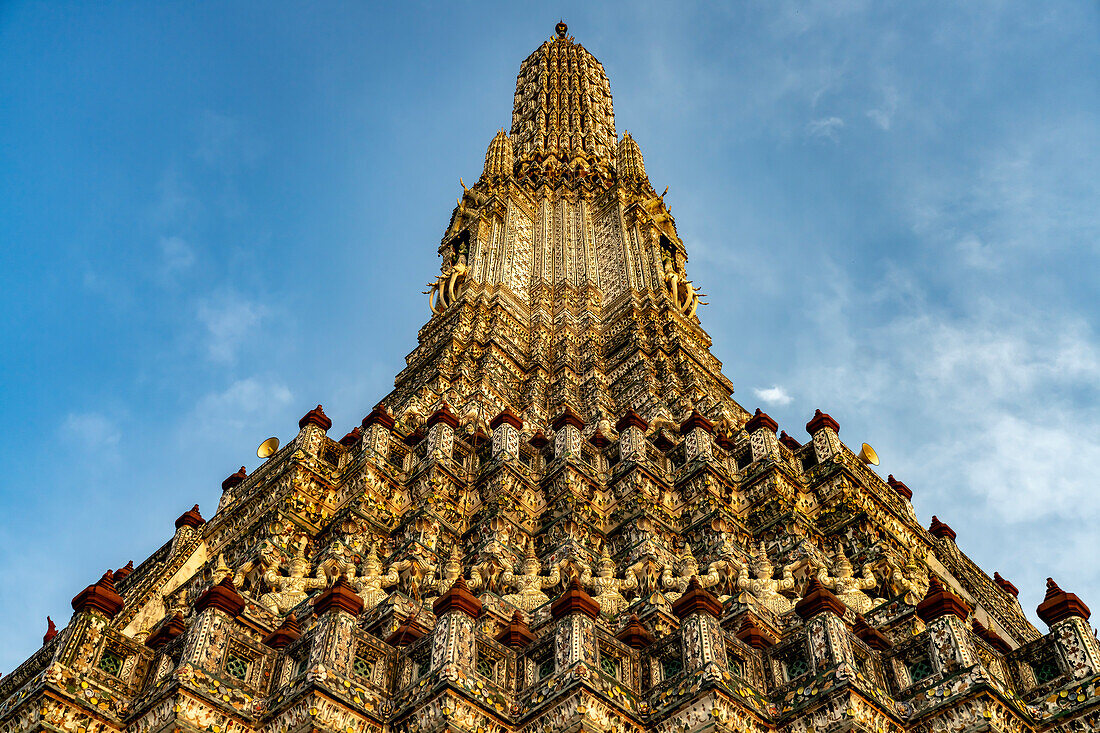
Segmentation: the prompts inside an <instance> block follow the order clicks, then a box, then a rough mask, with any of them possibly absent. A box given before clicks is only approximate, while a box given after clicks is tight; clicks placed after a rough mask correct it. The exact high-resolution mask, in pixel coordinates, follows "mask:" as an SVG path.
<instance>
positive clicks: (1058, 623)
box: [1035, 578, 1100, 680]
mask: <svg viewBox="0 0 1100 733" xmlns="http://www.w3.org/2000/svg"><path fill="white" fill-rule="evenodd" d="M1035 613H1036V614H1037V615H1038V616H1039V618H1040V619H1042V620H1043V623H1045V624H1046V625H1047V626H1049V627H1050V635H1051V636H1052V637H1053V638H1054V643H1055V644H1056V645H1057V646H1058V650H1059V651H1060V652H1061V653H1062V656H1063V657H1064V658H1065V661H1066V665H1065V666H1066V667H1067V668H1068V670H1069V674H1070V676H1072V677H1073V678H1074V679H1077V680H1080V679H1084V678H1085V677H1090V676H1092V675H1094V674H1096V673H1097V671H1100V642H1097V641H1096V637H1095V636H1093V635H1092V629H1091V628H1089V624H1088V620H1089V616H1090V615H1091V612H1090V611H1089V607H1088V606H1086V605H1085V604H1084V603H1083V602H1082V601H1081V599H1080V598H1078V597H1077V595H1076V594H1074V593H1066V592H1065V591H1064V590H1062V589H1061V588H1059V587H1058V584H1057V583H1055V582H1054V580H1053V579H1052V578H1047V594H1046V598H1044V599H1043V602H1042V603H1041V604H1040V605H1039V607H1038V608H1037V609H1035Z"/></svg>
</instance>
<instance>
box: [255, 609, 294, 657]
mask: <svg viewBox="0 0 1100 733" xmlns="http://www.w3.org/2000/svg"><path fill="white" fill-rule="evenodd" d="M301 635H302V625H301V624H299V623H298V617H297V616H295V615H294V614H293V613H288V614H287V615H286V618H284V619H283V623H282V625H280V626H279V628H277V629H275V630H274V631H272V632H271V633H270V634H268V635H267V636H265V637H264V644H267V645H268V646H269V647H271V648H272V649H285V648H286V647H288V646H290V644H291V642H293V641H294V640H296V639H297V638H298V637H300V636H301Z"/></svg>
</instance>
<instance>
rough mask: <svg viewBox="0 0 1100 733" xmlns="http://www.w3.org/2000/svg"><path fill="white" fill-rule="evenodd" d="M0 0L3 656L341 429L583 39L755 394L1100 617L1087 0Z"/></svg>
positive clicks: (1099, 150)
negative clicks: (542, 85)
mask: <svg viewBox="0 0 1100 733" xmlns="http://www.w3.org/2000/svg"><path fill="white" fill-rule="evenodd" d="M519 5H520V4H517V3H508V4H498V5H492V4H489V5H484V6H478V5H474V4H466V3H461V4H460V3H447V4H439V5H430V4H417V3H406V4H403V5H402V6H401V8H400V9H397V8H391V9H388V10H377V9H374V8H372V7H369V6H367V5H366V4H354V3H345V4H340V3H310V4H300V3H285V4H280V3H270V2H265V3H153V4H150V3H132V4H128V3H80V4H71V5H70V4H58V3H53V4H49V3H19V2H10V1H9V2H6V3H3V4H2V5H0V99H2V100H4V102H3V104H0V293H2V295H0V307H2V309H3V319H0V350H2V352H3V354H4V356H3V358H2V359H0V419H2V421H3V424H4V425H5V426H6V427H7V428H8V429H10V430H11V432H10V433H9V434H8V438H7V439H6V440H4V441H3V442H2V443H0V459H2V461H3V465H4V466H5V470H4V474H3V478H2V479H0V516H2V517H3V519H2V520H0V609H3V611H2V615H0V671H3V672H10V671H11V670H12V669H13V668H14V667H15V666H16V665H17V664H18V663H19V662H20V661H22V660H23V659H24V658H25V657H26V656H28V655H29V654H30V653H31V652H33V651H34V649H36V648H37V646H38V643H39V640H40V639H41V634H42V633H43V632H44V631H45V616H46V614H50V615H52V616H53V617H54V619H55V620H56V621H58V622H59V626H60V625H63V624H64V623H65V622H66V621H67V620H68V618H69V616H70V609H69V605H68V604H69V599H70V598H71V597H72V596H73V595H74V594H75V593H76V592H77V591H79V590H80V589H81V588H83V587H84V586H85V585H87V584H88V583H90V582H92V581H93V580H94V579H95V578H97V577H98V576H99V575H101V574H102V572H103V571H104V570H105V569H106V568H108V567H111V568H114V567H118V566H120V565H123V564H124V563H125V562H126V561H127V560H129V559H133V560H135V561H137V562H140V561H141V560H142V559H143V558H145V557H146V556H147V555H148V554H149V553H150V552H151V551H152V550H154V549H155V548H156V547H158V546H160V544H162V543H163V542H164V541H166V540H167V539H168V538H169V537H170V535H171V533H172V522H173V520H174V519H175V518H176V517H177V516H178V515H179V514H181V513H182V512H183V511H184V510H186V509H188V508H189V507H190V506H191V505H192V504H194V503H196V502H198V503H199V504H200V505H201V507H202V510H203V512H204V514H205V515H207V516H209V514H210V513H211V512H212V511H213V509H214V508H215V506H216V505H217V500H218V496H219V494H220V482H221V480H222V479H223V478H224V477H225V476H227V475H228V474H229V473H231V472H232V471H234V470H235V469H236V468H237V467H238V466H240V465H241V464H242V463H243V464H245V465H247V466H248V468H249V469H250V470H251V469H252V468H254V467H255V466H256V464H257V463H258V460H257V459H256V458H255V457H254V455H255V453H254V451H255V447H256V445H257V444H258V443H259V442H260V441H261V440H263V439H264V438H266V437H267V436H268V435H272V434H274V435H278V436H280V437H281V438H283V439H284V440H285V439H288V438H290V437H292V436H293V435H294V433H295V432H296V421H297V418H298V417H300V416H301V415H302V414H303V413H305V412H306V411H307V410H308V409H309V408H311V407H313V406H314V405H316V404H317V403H318V402H321V403H324V405H325V409H326V411H327V412H328V414H329V415H330V416H331V417H332V418H333V420H334V422H335V426H334V428H333V432H334V433H336V434H337V435H342V434H343V432H344V431H346V430H348V429H349V428H350V427H352V426H353V425H354V424H357V423H358V421H359V419H360V418H362V416H363V415H364V414H365V413H366V412H367V411H369V409H370V407H371V406H372V405H373V404H374V403H375V402H376V401H377V400H378V399H379V398H380V397H382V396H383V395H384V394H385V393H386V392H387V391H388V390H389V388H390V387H391V386H392V380H393V376H394V375H395V374H396V373H397V372H398V371H399V370H400V369H401V367H402V366H403V365H404V356H405V355H406V354H407V353H408V352H409V351H410V350H411V349H412V347H413V346H414V344H415V339H416V332H417V329H418V328H419V327H420V326H421V325H422V324H423V323H424V322H425V321H426V320H427V317H428V309H427V304H426V302H425V299H424V297H423V296H422V295H421V291H422V290H423V289H424V283H426V282H428V281H429V280H430V279H431V278H433V277H434V276H435V274H436V273H437V272H438V261H437V258H436V255H435V249H436V246H437V244H438V240H439V237H440V235H441V233H442V230H443V229H444V228H445V227H446V225H447V220H448V216H449V214H450V211H451V208H452V207H453V205H454V201H455V197H456V195H457V194H458V193H459V192H460V188H459V184H458V178H459V176H462V177H464V178H465V180H466V181H467V182H471V181H473V180H475V179H476V178H477V176H478V174H479V173H480V170H481V165H482V161H483V158H484V154H485V147H486V146H487V144H488V142H489V140H490V139H491V138H492V136H493V134H494V132H495V131H496V130H497V129H499V128H500V127H501V126H505V127H507V126H508V125H509V124H510V121H511V105H512V95H513V92H514V90H515V74H516V71H517V70H518V68H519V63H520V61H521V60H522V59H523V58H524V57H525V56H526V55H527V54H529V53H530V52H531V51H532V50H533V49H534V48H535V47H536V46H537V45H538V44H539V43H541V42H542V41H543V40H545V39H546V38H548V37H550V35H551V34H552V32H553V25H554V23H555V22H556V21H557V20H558V18H559V17H563V18H564V19H565V20H566V21H567V22H568V23H569V25H570V33H571V34H572V35H574V36H575V37H576V38H577V40H578V41H579V42H581V43H582V44H584V45H585V46H586V47H587V48H588V49H589V50H590V51H592V52H593V53H594V54H595V55H596V57H597V58H599V59H600V60H601V61H602V62H603V64H604V66H605V67H606V69H607V72H608V74H609V76H610V79H611V89H612V93H613V95H614V99H615V112H616V121H617V126H618V131H619V133H620V134H621V133H622V132H623V131H624V130H629V131H630V132H631V134H632V135H633V136H634V138H635V139H636V140H637V141H638V143H639V144H640V145H641V148H642V151H643V153H644V155H645V159H646V166H647V169H648V171H649V174H650V176H651V178H652V181H653V184H654V186H655V187H656V188H657V189H658V190H660V189H663V188H664V186H666V185H667V186H669V188H670V190H669V194H668V197H667V199H666V200H667V201H668V202H669V203H670V205H671V206H672V209H673V213H674V214H675V216H676V220H677V224H678V226H679V231H680V234H681V236H682V237H683V239H684V242H685V244H686V246H687V249H688V252H689V254H690V257H691V259H690V261H689V264H688V267H689V274H690V276H691V277H693V279H694V280H695V281H696V282H697V283H698V284H699V285H700V286H701V287H702V289H703V290H704V292H707V293H708V294H710V296H711V297H710V298H709V301H710V302H711V305H710V306H708V307H706V308H704V309H702V310H701V312H700V316H701V318H702V322H703V325H704V327H705V328H707V329H708V331H709V332H710V334H711V335H712V336H713V338H714V342H715V347H714V351H715V353H716V354H717V356H718V357H719V358H720V359H722V360H723V362H724V363H725V371H726V373H727V375H728V376H729V377H730V378H731V379H732V380H733V382H734V385H735V387H736V390H737V392H736V394H735V397H737V398H738V399H739V400H740V402H741V403H742V404H744V405H745V406H746V407H747V408H749V409H750V410H751V409H754V408H755V407H757V406H761V407H763V408H764V409H766V410H767V411H768V412H769V413H770V414H771V415H772V416H773V417H775V418H776V419H777V420H778V421H779V423H780V425H781V427H782V428H783V429H785V430H787V432H789V433H791V434H792V435H795V436H796V437H798V438H799V439H801V440H804V439H806V435H805V431H804V429H803V427H802V426H803V425H804V424H805V423H806V421H807V419H808V418H809V417H810V416H811V415H812V414H813V411H814V409H815V408H821V409H823V410H825V411H827V412H830V413H831V414H832V415H833V416H834V417H836V418H837V419H838V420H839V421H840V423H841V426H842V430H841V437H842V438H843V439H845V440H846V441H847V442H848V443H849V444H851V445H857V446H858V444H859V443H860V442H862V441H867V442H870V443H872V444H873V445H874V446H875V448H876V449H877V450H878V452H879V454H880V456H881V457H882V466H881V467H880V472H881V473H882V474H883V475H884V476H885V474H886V473H893V474H895V475H896V476H897V477H898V478H899V479H901V480H903V481H905V482H906V483H907V484H908V485H909V486H910V487H911V488H912V489H913V491H914V493H915V496H914V504H915V506H916V509H917V513H918V515H919V516H920V518H921V520H922V522H924V523H926V524H927V522H928V520H929V518H930V517H931V515H932V514H933V513H934V514H936V515H937V516H939V518H940V519H941V520H943V521H945V522H947V523H948V524H950V525H951V526H952V527H953V528H954V529H955V530H956V531H957V532H958V534H959V544H960V546H961V547H962V549H963V550H964V551H966V552H967V553H969V554H970V555H971V556H973V557H974V558H975V559H976V560H977V561H978V562H979V563H980V564H981V565H982V566H983V567H985V568H986V569H988V570H989V571H990V572H992V571H993V570H999V571H1000V572H1001V573H1002V574H1003V575H1004V576H1005V577H1007V578H1009V579H1011V580H1012V581H1013V582H1014V583H1015V584H1016V585H1017V586H1019V587H1020V589H1021V591H1022V594H1021V599H1022V601H1023V605H1024V608H1025V609H1026V610H1027V611H1028V612H1029V614H1031V615H1032V618H1033V620H1034V613H1033V611H1034V608H1035V606H1036V604H1037V603H1038V602H1039V600H1040V598H1041V595H1042V591H1043V580H1044V578H1046V577H1047V575H1054V576H1055V578H1056V579H1057V580H1058V581H1059V583H1060V584H1061V585H1062V587H1064V588H1066V589H1067V590H1071V591H1074V592H1077V593H1078V594H1079V595H1080V596H1081V597H1082V599H1084V600H1085V602H1086V603H1092V604H1093V605H1094V607H1095V606H1098V605H1100V567H1098V565H1097V563H1096V562H1095V558H1096V557H1098V556H1100V538H1098V533H1097V531H1096V527H1097V522H1098V520H1100V503H1098V502H1097V500H1096V498H1095V495H1096V492H1097V489H1098V488H1100V487H1098V486H1097V480H1096V466H1098V465H1100V388H1098V385H1100V335H1098V328H1100V324H1098V322H1097V320H1098V319H1097V313H1098V294H1097V287H1096V283H1097V278H1098V275H1100V245H1098V243H1097V242H1098V235H1100V178H1098V176H1097V173H1096V172H1097V171H1100V45H1098V44H1097V43H1096V38H1097V34H1098V31H1100V22H1098V10H1097V7H1098V6H1097V5H1096V4H1095V3H1091V2H1076V3H1074V2H1067V3H1056V4H1049V5H1047V4H1044V5H1042V6H1039V5H1036V4H1034V3H1025V2H989V3H980V2H973V3H962V4H959V3H919V2H898V3H889V2H887V3H871V2H856V1H854V0H852V1H847V2H821V3H817V2H807V3H785V2H758V3H753V2H748V3H737V4H731V5H728V6H719V5H718V4H715V3H697V4H691V3H688V4H685V3H677V4H675V5H662V4H658V3H643V4H639V5H633V6H627V5H617V4H597V3H560V4H557V5H553V4H546V5H545V6H543V7H538V8H537V7H534V6H527V5H523V6H522V7H520V6H519Z"/></svg>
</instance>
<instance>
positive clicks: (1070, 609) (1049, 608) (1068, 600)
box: [1035, 578, 1092, 626]
mask: <svg viewBox="0 0 1100 733" xmlns="http://www.w3.org/2000/svg"><path fill="white" fill-rule="evenodd" d="M1035 613H1036V614H1037V615H1038V616H1039V618H1041V619H1042V620H1043V623H1045V624H1046V625H1047V626H1053V625H1054V624H1056V623H1058V622H1059V621H1064V620H1065V619H1067V618H1070V617H1072V616H1080V617H1081V618H1083V619H1085V620H1086V621H1088V619H1089V616H1091V615H1092V612H1091V611H1089V607H1088V606H1086V605H1085V604H1084V603H1083V602H1082V601H1081V599H1080V598H1078V597H1077V595H1076V594H1075V593H1066V592H1065V591H1064V590H1062V589H1061V588H1059V587H1058V584H1057V583H1055V582H1054V579H1053V578H1047V595H1046V597H1045V598H1044V599H1043V602H1042V603H1040V604H1039V607H1038V608H1036V609H1035Z"/></svg>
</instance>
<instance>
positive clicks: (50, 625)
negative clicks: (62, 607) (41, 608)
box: [42, 616, 57, 646]
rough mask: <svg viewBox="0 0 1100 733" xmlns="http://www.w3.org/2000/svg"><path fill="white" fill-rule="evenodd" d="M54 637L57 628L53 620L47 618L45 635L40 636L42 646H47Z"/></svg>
mask: <svg viewBox="0 0 1100 733" xmlns="http://www.w3.org/2000/svg"><path fill="white" fill-rule="evenodd" d="M55 636H57V626H56V625H55V624H54V622H53V619H52V618H50V617H49V616H47V617H46V633H45V634H43V635H42V645H43V646H45V645H46V644H49V643H50V642H51V641H53V638H54V637H55Z"/></svg>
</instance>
